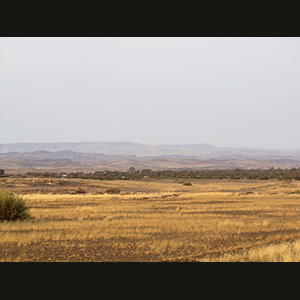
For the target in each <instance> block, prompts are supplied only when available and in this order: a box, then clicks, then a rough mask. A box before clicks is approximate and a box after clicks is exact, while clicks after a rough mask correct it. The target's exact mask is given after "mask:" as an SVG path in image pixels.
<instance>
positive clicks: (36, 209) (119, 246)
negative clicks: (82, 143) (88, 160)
mask: <svg viewBox="0 0 300 300" xmlns="http://www.w3.org/2000/svg"><path fill="white" fill-rule="evenodd" d="M21 182H22V184H23V185H24V186H25V187H26V180H25V181H21V179H20V183H21ZM77 182H78V186H79V185H80V186H83V189H86V190H87V191H88V190H89V187H90V188H93V189H94V188H95V185H96V184H98V185H101V186H102V188H103V189H106V188H110V187H112V188H118V189H120V190H121V194H118V195H111V194H105V193H104V194H92V193H88V194H81V195H70V194H54V195H51V194H26V195H24V198H25V199H26V201H27V205H28V206H29V207H30V211H31V215H32V216H33V220H30V221H23V222H19V221H16V222H2V223H0V236H1V240H0V261H300V260H299V255H298V254H297V251H298V250H297V249H299V242H297V240H298V239H300V232H299V226H300V218H299V217H300V195H299V194H292V192H293V191H294V190H297V189H299V187H300V183H298V182H292V183H290V184H285V183H281V182H279V181H267V182H261V181H247V182H246V181H245V182H243V181H192V186H182V185H180V184H177V183H176V182H172V181H153V182H143V181H139V182H138V181H136V182H135V181H113V182H112V181H110V182H100V183H99V182H98V181H93V180H90V181H88V180H85V181H80V180H78V181H77ZM17 183H18V182H15V183H14V184H15V185H16V186H17V187H19V186H20V185H18V184H17ZM55 184H56V182H55V181H54V184H53V186H55ZM84 185H85V186H84ZM53 188H54V187H53ZM249 190H251V193H247V191H248V192H249ZM268 253H269V254H268ZM276 253H281V254H280V255H279V254H276Z"/></svg>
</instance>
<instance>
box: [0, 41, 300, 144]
mask: <svg viewBox="0 0 300 300" xmlns="http://www.w3.org/2000/svg"><path fill="white" fill-rule="evenodd" d="M79 141H131V142H139V143H143V144H197V143H209V144H213V145H215V146H225V147H227V146H233V147H253V148H272V149H276V148H277V149H287V148H289V149H296V148H300V38H0V143H17V142H79Z"/></svg>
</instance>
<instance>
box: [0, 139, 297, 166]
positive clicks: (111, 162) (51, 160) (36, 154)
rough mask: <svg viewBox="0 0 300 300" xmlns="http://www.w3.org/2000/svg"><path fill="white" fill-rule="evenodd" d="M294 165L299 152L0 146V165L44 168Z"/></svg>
mask: <svg viewBox="0 0 300 300" xmlns="http://www.w3.org/2000/svg"><path fill="white" fill-rule="evenodd" d="M130 166H133V167H135V168H137V169H143V168H150V169H184V168H197V169H199V168H200V169H203V168H204V169H207V168H208V169H217V168H219V169H224V168H267V167H277V168H289V167H300V150H270V149H252V148H229V147H215V146H212V145H209V144H189V145H143V144H139V143H130V142H81V143H18V144H0V168H4V169H5V168H6V169H15V170H20V169H22V170H23V169H24V170H25V169H26V170H32V169H35V170H37V169H49V170H54V169H55V170H75V169H76V170H83V169H84V170H97V169H111V170H127V169H128V168H129V167H130Z"/></svg>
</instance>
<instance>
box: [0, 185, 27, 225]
mask: <svg viewBox="0 0 300 300" xmlns="http://www.w3.org/2000/svg"><path fill="white" fill-rule="evenodd" d="M28 218H30V213H29V208H28V207H27V206H26V201H25V200H24V199H23V198H22V197H20V196H18V195H15V194H14V193H12V192H9V191H2V190H0V221H5V220H7V221H14V220H24V219H28Z"/></svg>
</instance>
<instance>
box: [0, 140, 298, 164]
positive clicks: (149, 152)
mask: <svg viewBox="0 0 300 300" xmlns="http://www.w3.org/2000/svg"><path fill="white" fill-rule="evenodd" d="M34 151H51V152H58V151H72V152H75V153H89V154H104V155H134V156H139V157H144V156H156V157H157V156H170V155H172V156H174V155H175V156H177V155H180V156H189V157H191V156H192V157H194V158H200V159H262V160H265V159H282V158H285V159H292V160H300V149H299V150H270V149H253V148H232V147H216V146H212V145H209V144H187V145H144V144H139V143H130V142H81V143H17V144H0V153H9V152H19V153H26V152H34ZM65 154H66V155H67V154H68V153H65ZM69 154H70V155H72V153H71V152H69Z"/></svg>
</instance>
